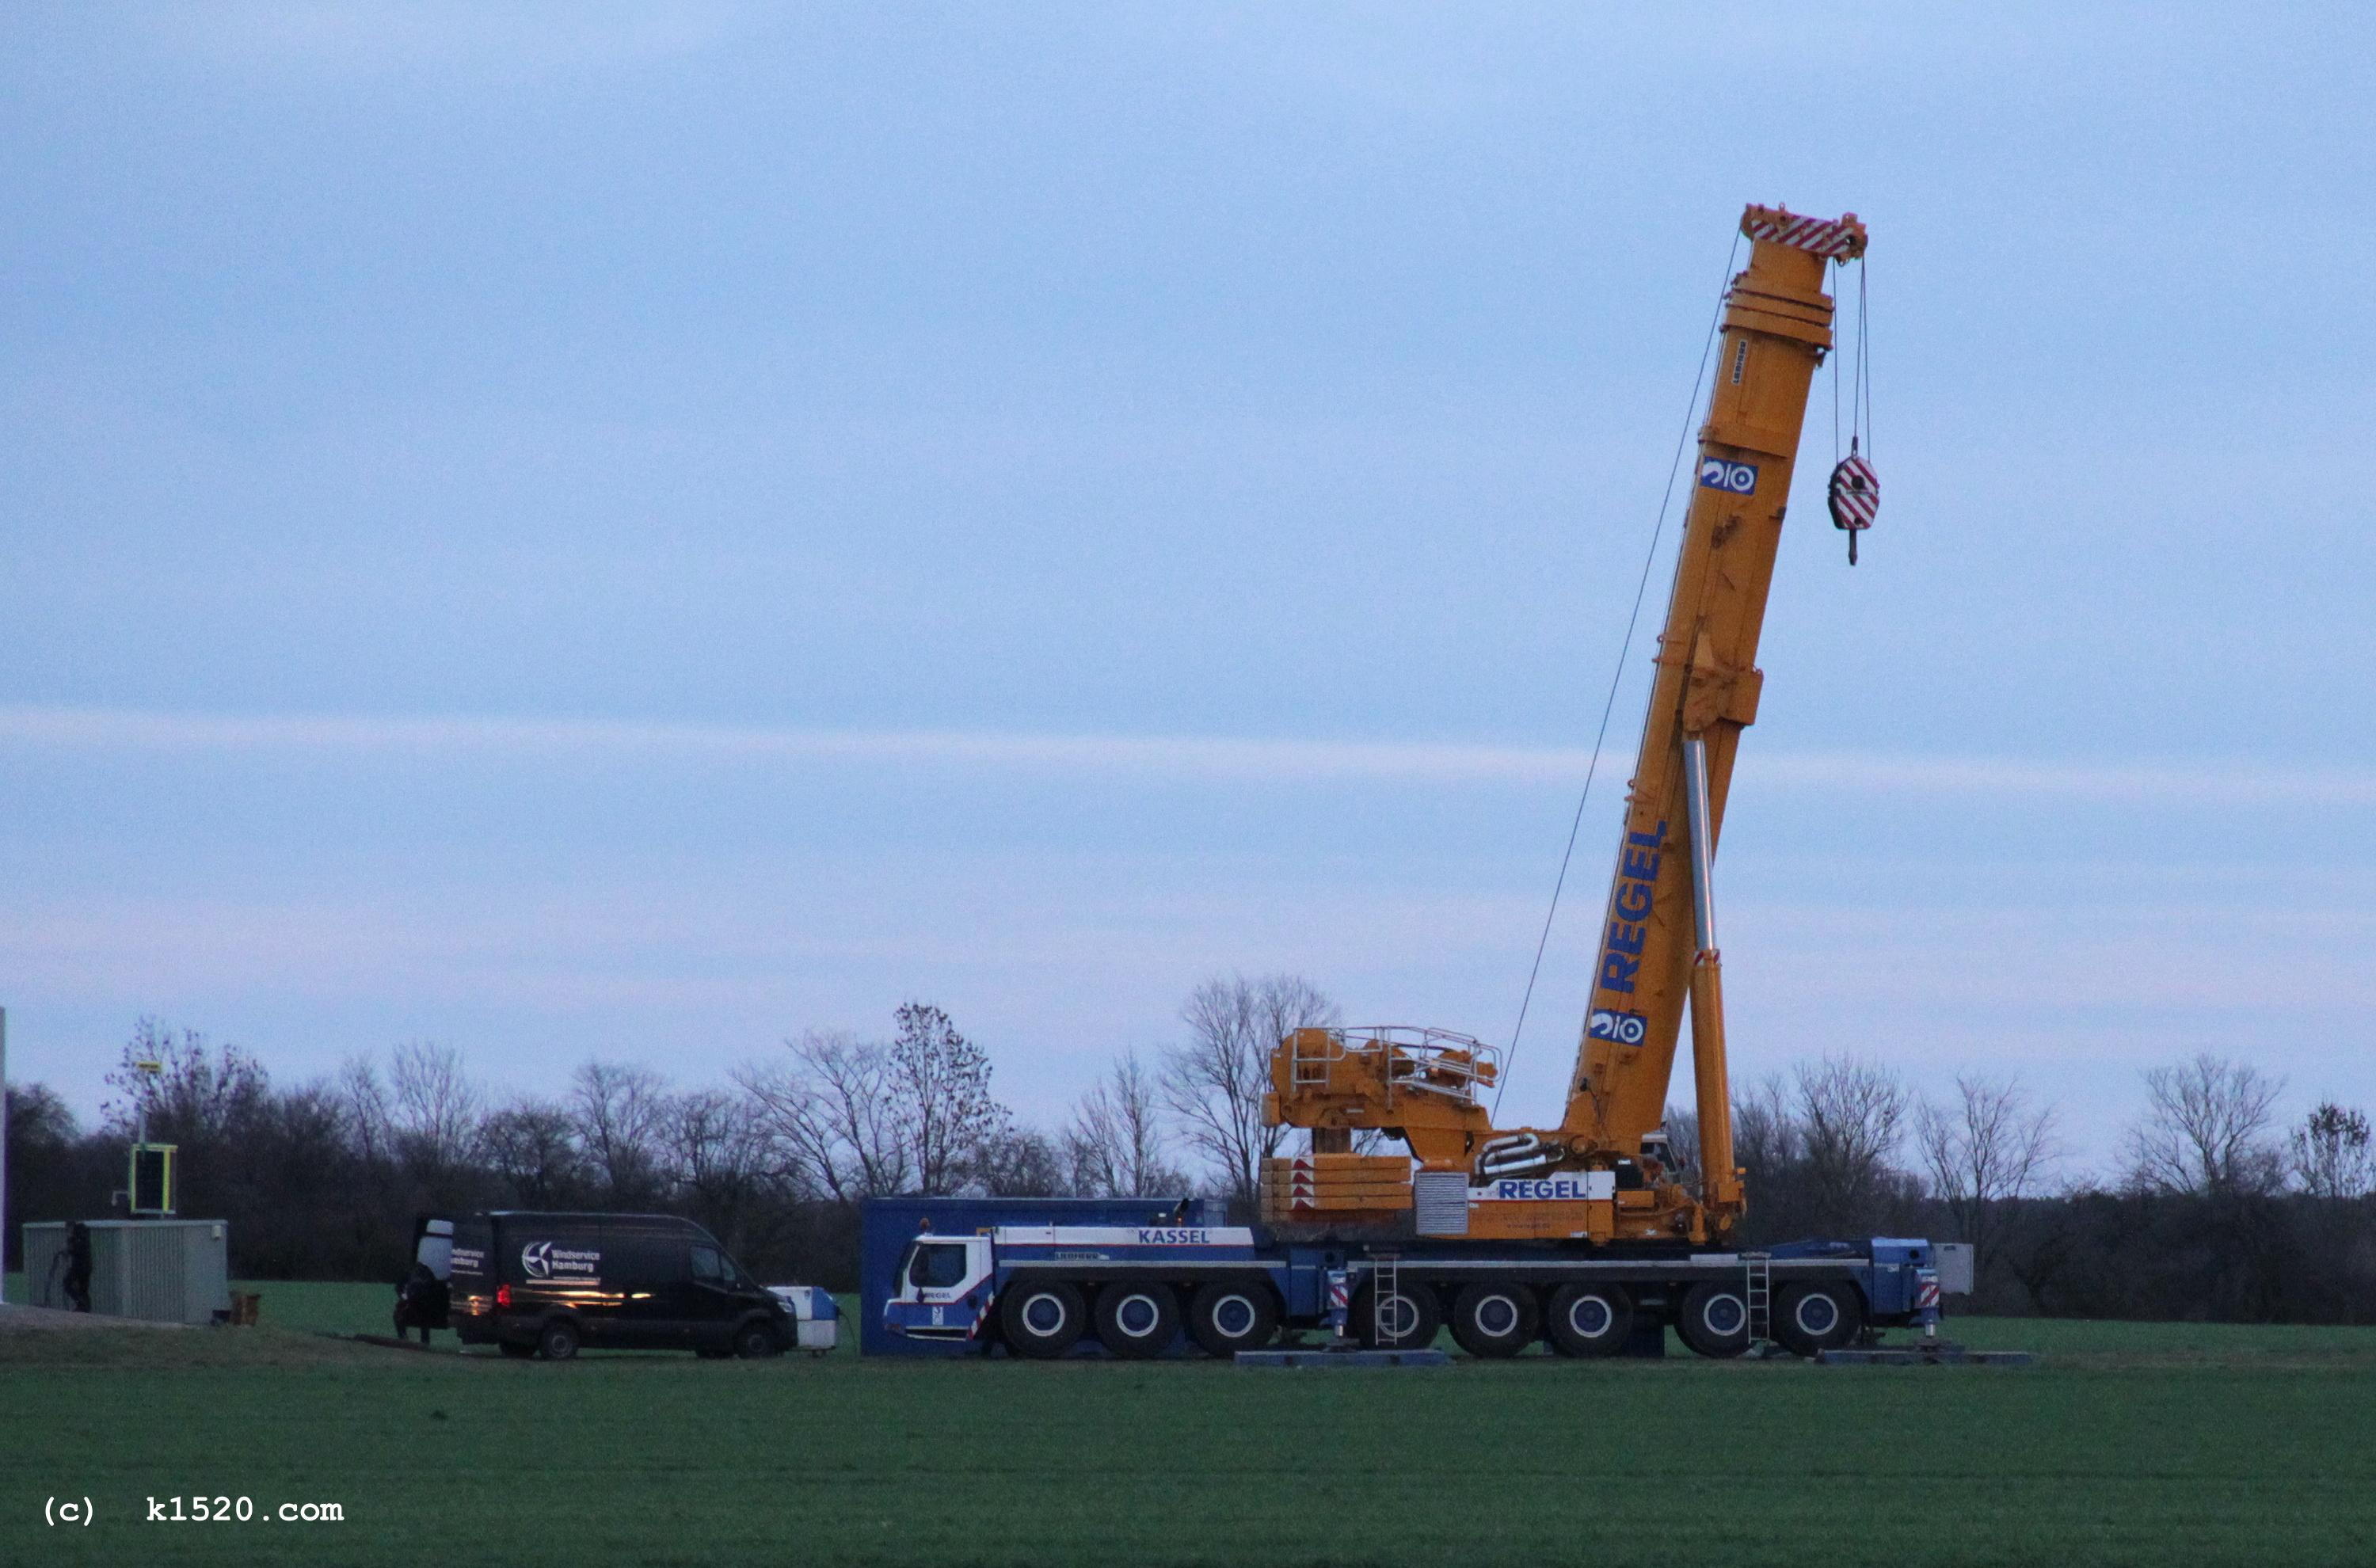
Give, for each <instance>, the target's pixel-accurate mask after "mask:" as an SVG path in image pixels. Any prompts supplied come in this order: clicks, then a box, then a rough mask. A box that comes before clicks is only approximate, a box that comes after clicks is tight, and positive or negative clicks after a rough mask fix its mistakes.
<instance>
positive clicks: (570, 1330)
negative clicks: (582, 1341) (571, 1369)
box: [536, 1317, 578, 1361]
mask: <svg viewBox="0 0 2376 1568" xmlns="http://www.w3.org/2000/svg"><path fill="white" fill-rule="evenodd" d="M577 1344H578V1339H577V1325H576V1324H574V1323H572V1322H570V1321H569V1320H568V1319H567V1318H565V1317H557V1318H554V1319H553V1320H552V1322H551V1323H548V1324H545V1325H544V1331H543V1332H542V1333H541V1334H539V1335H538V1336H536V1353H537V1354H538V1355H540V1356H542V1357H543V1358H544V1359H545V1360H548V1361H565V1360H569V1358H570V1357H572V1356H574V1355H576V1354H577Z"/></svg>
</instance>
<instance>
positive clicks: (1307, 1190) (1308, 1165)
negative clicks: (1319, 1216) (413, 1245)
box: [1288, 1155, 1317, 1208]
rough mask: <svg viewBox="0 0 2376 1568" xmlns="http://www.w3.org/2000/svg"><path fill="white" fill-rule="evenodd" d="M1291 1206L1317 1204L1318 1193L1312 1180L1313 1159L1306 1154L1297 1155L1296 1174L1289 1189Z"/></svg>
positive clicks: (1305, 1206) (1313, 1205)
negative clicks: (1314, 1189)
mask: <svg viewBox="0 0 2376 1568" xmlns="http://www.w3.org/2000/svg"><path fill="white" fill-rule="evenodd" d="M1288 1193H1289V1196H1288V1206H1289V1208H1312V1207H1315V1206H1317V1194H1315V1192H1314V1191H1313V1181H1312V1160H1311V1158H1310V1157H1308V1156H1305V1155H1298V1156H1296V1157H1295V1175H1294V1178H1293V1181H1292V1182H1291V1184H1290V1185H1289V1189H1288Z"/></svg>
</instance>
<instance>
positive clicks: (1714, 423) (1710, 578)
mask: <svg viewBox="0 0 2376 1568" xmlns="http://www.w3.org/2000/svg"><path fill="white" fill-rule="evenodd" d="M1740 231H1741V233H1742V234H1743V235H1745V236H1746V237H1747V238H1748V239H1749V241H1750V255H1749V264H1748V266H1747V267H1745V268H1744V269H1743V270H1742V271H1741V272H1740V273H1739V274H1738V275H1737V276H1736V277H1734V278H1733V279H1732V281H1731V286H1730V288H1729V290H1728V291H1727V293H1726V296H1725V302H1724V314H1723V318H1722V338H1721V340H1720V342H1719V345H1718V348H1717V357H1716V366H1715V386H1714V391H1713V393H1712V394H1711V396H1710V398H1709V399H1708V407H1707V417H1706V420H1705V423H1704V424H1703V425H1702V426H1701V429H1700V434H1699V450H1698V456H1697V460H1696V462H1695V464H1694V466H1693V482H1692V485H1691V489H1690V495H1691V502H1690V505H1689V506H1688V507H1687V509H1686V512H1685V516H1684V520H1683V529H1682V540H1681V548H1680V552H1679V554H1678V557H1677V560H1676V565H1675V576H1674V585H1673V589H1672V592H1671V593H1670V595H1669V600H1668V604H1667V617H1666V625H1665V629H1664V630H1663V631H1662V632H1661V634H1660V635H1659V638H1658V648H1657V672H1656V675H1655V677H1654V679H1653V682H1652V685H1651V691H1650V700H1649V707H1648V711H1647V714H1646V715H1645V719H1644V721H1643V726H1642V741H1641V746H1640V750H1639V753H1638V754H1637V757H1636V760H1635V764H1634V775H1633V780H1632V785H1631V788H1630V789H1629V791H1628V793H1627V797H1626V807H1625V822H1624V833H1623V837H1622V839H1621V841H1620V844H1619V848H1618V854H1617V861H1616V867H1615V872H1614V874H1613V875H1612V877H1611V879H1610V892H1609V899H1608V904H1607V906H1606V912H1605V918H1604V919H1603V921H1602V922H1601V924H1600V927H1599V930H1598V933H1597V943H1598V954H1597V958H1596V962H1595V967H1594V974H1593V988H1592V996H1591V1002H1590V1005H1589V1008H1588V1010H1587V1014H1586V1024H1585V1028H1584V1033H1583V1039H1582V1040H1581V1042H1580V1044H1579V1047H1578V1050H1577V1053H1576V1064H1575V1070H1574V1074H1573V1075H1572V1076H1571V1078H1570V1080H1569V1092H1568V1099H1567V1108H1566V1113H1565V1115H1564V1116H1563V1117H1562V1119H1561V1121H1560V1123H1559V1124H1558V1125H1557V1126H1553V1127H1518V1128H1508V1129H1503V1128H1496V1127H1495V1126H1493V1125H1492V1119H1491V1112H1490V1111H1489V1110H1488V1109H1487V1107H1486V1106H1485V1104H1484V1102H1483V1099H1482V1096H1481V1091H1483V1090H1486V1089H1489V1088H1491V1087H1492V1086H1493V1084H1494V1083H1495V1081H1496V1079H1497V1076H1498V1074H1499V1071H1500V1053H1499V1052H1498V1051H1494V1050H1493V1049H1492V1048H1491V1047H1489V1046H1486V1045H1483V1044H1481V1043H1479V1041H1477V1040H1475V1039H1469V1038H1467V1037H1465V1036H1460V1035H1454V1034H1450V1033H1447V1032H1445V1031H1442V1030H1435V1029H1412V1028H1368V1029H1320V1028H1307V1029H1299V1030H1296V1031H1295V1032H1293V1033H1291V1034H1289V1036H1288V1037H1287V1038H1286V1039H1283V1040H1281V1041H1280V1042H1279V1044H1278V1047H1277V1051H1275V1052H1274V1054H1273V1057H1272V1062H1271V1092H1270V1094H1269V1095H1268V1096H1267V1097H1266V1099H1265V1116H1266V1117H1267V1118H1268V1119H1269V1121H1270V1123H1271V1124H1272V1125H1275V1126H1276V1125H1287V1126H1294V1127H1301V1128H1307V1129H1309V1130H1310V1132H1311V1134H1312V1139H1311V1144H1312V1146H1311V1149H1310V1151H1309V1152H1308V1153H1305V1154H1301V1155H1292V1156H1288V1157H1284V1158H1277V1159H1272V1160H1267V1161H1265V1166H1264V1170H1263V1183H1262V1197H1263V1210H1264V1216H1265V1219H1267V1220H1270V1221H1273V1222H1276V1223H1311V1224H1315V1225H1319V1226H1323V1227H1327V1226H1334V1225H1342V1224H1347V1223H1358V1222H1365V1221H1377V1220H1382V1219H1394V1218H1398V1217H1399V1216H1400V1215H1401V1214H1402V1213H1404V1212H1405V1211H1408V1213H1409V1215H1410V1218H1411V1223H1412V1225H1413V1227H1414V1229H1416V1231H1417V1232H1418V1233H1419V1234H1420V1235H1422V1236H1454V1235H1473V1236H1478V1237H1480V1238H1501V1239H1542V1240H1582V1241H1594V1242H1610V1241H1652V1240H1663V1241H1690V1242H1694V1243H1705V1242H1709V1241H1720V1240H1722V1239H1723V1238H1724V1237H1725V1236H1726V1234H1727V1233H1729V1230H1730V1229H1731V1228H1732V1226H1733V1224H1734V1222H1735V1221H1736V1220H1737V1219H1738V1218H1739V1217H1740V1214H1741V1212H1742V1210H1743V1208H1744V1206H1745V1203H1746V1197H1745V1192H1744V1184H1743V1181H1742V1172H1741V1171H1740V1170H1739V1169H1738V1168H1737V1166H1736V1165H1735V1163H1734V1155H1733V1143H1732V1114H1731V1097H1730V1092H1729V1086H1728V1083H1727V1072H1726V1057H1725V1036H1724V980H1723V964H1722V959H1721V957H1720V956H1719V950H1718V947H1717V926H1716V901H1715V891H1714V886H1713V874H1714V865H1715V859H1716V849H1717V839H1718V835H1719V833H1720V830H1721V828H1722V826H1723V822H1724V807H1725V800H1726V796H1727V795H1728V793H1729V790H1730V786H1731V782H1732V772H1733V764H1734V761H1735V757H1736V754H1737V753H1738V751H1739V748H1740V732H1741V731H1742V730H1743V729H1745V728H1746V727H1748V726H1749V725H1750V724H1751V723H1752V722H1753V721H1754V720H1755V719H1756V717H1757V705H1758V696H1759V693H1760V690H1761V688H1762V686H1763V684H1764V677H1763V675H1762V674H1761V672H1760V671H1759V670H1758V668H1757V663H1756V659H1757V643H1758V634H1759V631H1760V629H1761V627H1762V625H1763V623H1764V614H1765V602H1766V596H1767V591H1768V588H1769V587H1770V585H1771V583H1772V580H1773V575H1774V564H1775V554H1776V549H1777V547H1778V545H1779V543H1780V540H1781V536H1782V520H1783V511H1784V505H1785V503H1786V502H1787V501H1788V497H1789V493H1790V481H1791V473H1792V469H1794V467H1795V466H1796V460H1797V456H1798V450H1799V442H1800V429H1801V426H1802V425H1803V423H1804V422H1805V417H1806V411H1807V397H1808V390H1809V386H1810V384H1811V382H1812V377H1813V374H1814V372H1815V368H1816V366H1817V365H1819V364H1820V363H1821V362H1823V360H1824V356H1825V355H1826V354H1828V353H1829V352H1830V351H1831V349H1832V342H1833V339H1832V300H1831V297H1830V296H1829V295H1827V294H1826V293H1825V292H1824V269H1825V267H1827V266H1829V265H1830V264H1832V263H1834V262H1844V261H1847V260H1850V259H1855V258H1860V257H1861V256H1862V255H1863V254H1864V249H1865V230H1864V226H1863V225H1862V224H1861V223H1859V221H1858V220H1857V218H1856V216H1855V214H1853V213H1850V214H1848V215H1847V216H1845V217H1842V218H1839V219H1836V220H1831V219H1818V218H1809V217H1805V216H1802V215H1800V214H1795V213H1792V212H1790V211H1788V210H1787V209H1785V208H1769V207H1755V206H1752V207H1751V208H1748V209H1747V210H1746V211H1744V212H1743V213H1742V215H1741V220H1740ZM1852 465H1853V466H1852ZM1870 476H1871V469H1870V468H1869V467H1866V466H1864V465H1863V464H1862V463H1861V462H1860V460H1859V459H1857V458H1854V457H1851V459H1850V460H1849V462H1847V463H1843V464H1842V465H1840V468H1839V469H1838V470H1836V471H1835V476H1834V503H1833V515H1834V518H1835V522H1838V523H1839V525H1840V526H1841V527H1844V528H1849V529H1856V528H1861V527H1863V526H1864V525H1865V523H1866V522H1869V521H1870V519H1871V504H1870V502H1871V497H1870V496H1867V495H1863V494H1861V493H1859V494H1858V495H1856V496H1852V497H1851V498H1850V499H1851V501H1852V502H1854V503H1855V504H1854V505H1850V506H1848V507H1847V508H1844V507H1843V505H1841V498H1840V492H1841V487H1842V485H1843V484H1844V483H1846V484H1849V485H1851V486H1855V487H1862V486H1864V485H1865V484H1866V483H1868V481H1870ZM1875 493H1877V492H1875ZM1849 537H1850V540H1851V546H1852V547H1853V540H1854V538H1855V535H1854V534H1853V533H1851V534H1850V536H1849ZM1851 559H1853V553H1851ZM1687 1014H1688V1016H1689V1017H1690V1020H1691V1028H1692V1076H1693V1090H1694V1096H1693V1098H1694V1099H1695V1101H1696V1104H1697V1110H1698V1121H1699V1128H1698V1147H1697V1149H1696V1150H1695V1151H1694V1153H1695V1156H1696V1161H1695V1162H1696V1177H1695V1179H1693V1180H1687V1179H1686V1173H1685V1171H1684V1170H1683V1169H1682V1166H1683V1161H1682V1160H1681V1159H1680V1158H1678V1157H1677V1156H1676V1154H1675V1152H1674V1151H1673V1150H1672V1149H1671V1148H1669V1146H1668V1144H1667V1141H1666V1137H1665V1134H1664V1131H1663V1123H1664V1121H1665V1116H1666V1105H1667V1093H1668V1087H1669V1079H1670V1077H1671V1075H1672V1072H1673V1067H1674V1059H1675V1052H1676V1050H1677V1047H1678V1044H1679V1042H1680V1040H1681V1032H1682V1026H1683V1020H1684V1018H1685V1016H1686V1015H1687ZM1363 1132H1382V1133H1384V1134H1388V1135H1390V1136H1393V1137H1397V1138H1400V1139H1401V1140H1402V1141H1403V1142H1404V1144H1405V1145H1406V1146H1408V1151H1409V1152H1408V1157H1406V1156H1404V1155H1399V1154H1390V1155H1378V1154H1362V1153H1356V1152H1354V1148H1353V1141H1354V1138H1355V1136H1356V1134H1360V1133H1363Z"/></svg>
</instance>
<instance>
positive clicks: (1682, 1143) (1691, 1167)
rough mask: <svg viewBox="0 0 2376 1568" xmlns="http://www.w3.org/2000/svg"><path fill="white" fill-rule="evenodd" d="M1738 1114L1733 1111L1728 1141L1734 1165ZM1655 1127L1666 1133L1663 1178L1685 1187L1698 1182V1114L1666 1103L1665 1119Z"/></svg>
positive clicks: (1738, 1137)
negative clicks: (1664, 1173) (1683, 1184)
mask: <svg viewBox="0 0 2376 1568" xmlns="http://www.w3.org/2000/svg"><path fill="white" fill-rule="evenodd" d="M1733 1119H1734V1123H1735V1125H1734V1130H1733V1136H1732V1141H1733V1157H1734V1159H1735V1161H1736V1162H1738V1160H1739V1158H1740V1127H1739V1122H1740V1111H1734V1112H1733ZM1658 1125H1659V1127H1660V1129H1661V1130H1662V1131H1664V1132H1665V1133H1666V1134H1667V1152H1668V1154H1669V1157H1670V1161H1669V1170H1668V1171H1667V1179H1668V1180H1669V1181H1672V1182H1684V1183H1686V1184H1689V1183H1694V1182H1698V1181H1699V1179H1700V1113H1699V1112H1698V1111H1693V1110H1686V1109H1684V1108H1683V1107H1682V1106H1680V1105H1676V1104H1674V1103H1672V1102H1671V1101H1669V1104H1668V1106H1667V1114H1666V1117H1665V1119H1664V1120H1663V1121H1661V1122H1660V1123H1658Z"/></svg>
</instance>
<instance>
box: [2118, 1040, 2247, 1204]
mask: <svg viewBox="0 0 2376 1568" xmlns="http://www.w3.org/2000/svg"><path fill="white" fill-rule="evenodd" d="M2144 1076H2145V1094H2146V1098H2147V1101H2148V1103H2147V1106H2146V1110H2145V1115H2144V1120H2143V1121H2141V1122H2139V1123H2137V1124H2136V1125H2135V1126H2133V1127H2132V1128H2130V1129H2129V1134H2128V1138H2127V1141H2126V1151H2127V1155H2128V1165H2129V1182H2130V1185H2132V1187H2135V1188H2138V1189H2140V1190H2142V1191H2145V1192H2161V1193H2194V1194H2203V1195H2206V1196H2207V1195H2214V1194H2221V1195H2224V1194H2266V1193H2271V1192H2275V1190H2276V1189H2277V1187H2278V1186H2279V1185H2280V1184H2281V1182H2283V1180H2284V1170H2285V1167H2284V1160H2283V1158H2282V1156H2280V1155H2279V1154H2278V1152H2277V1150H2276V1148H2275V1146H2274V1145H2273V1144H2271V1142H2270V1141H2269V1138H2268V1133H2269V1126H2270V1121H2271V1114H2272V1111H2273V1109H2274V1107H2275V1104H2276V1100H2277V1096H2278V1095H2279V1094H2280V1093H2281V1092H2283V1090H2284V1088H2285V1081H2284V1080H2283V1079H2281V1078H2272V1077H2269V1076H2268V1075H2265V1074H2263V1072H2261V1070H2260V1069H2259V1068H2257V1067H2251V1066H2247V1065H2245V1064H2244V1063H2239V1062H2229V1061H2228V1060H2226V1059H2225V1058H2223V1057H2217V1056H2212V1055H2209V1054H2207V1053H2206V1054H2204V1055H2201V1056H2197V1057H2196V1058H2195V1059H2194V1060H2193V1061H2192V1062H2189V1063H2184V1064H2182V1065H2180V1066H2175V1067H2154V1068H2150V1069H2148V1070H2147V1071H2146V1073H2145V1075H2144Z"/></svg>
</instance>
